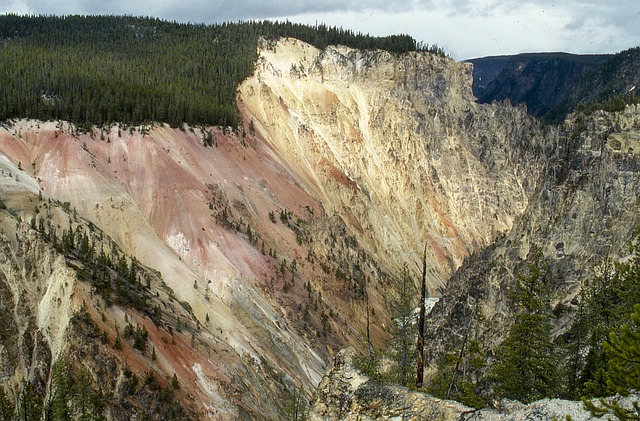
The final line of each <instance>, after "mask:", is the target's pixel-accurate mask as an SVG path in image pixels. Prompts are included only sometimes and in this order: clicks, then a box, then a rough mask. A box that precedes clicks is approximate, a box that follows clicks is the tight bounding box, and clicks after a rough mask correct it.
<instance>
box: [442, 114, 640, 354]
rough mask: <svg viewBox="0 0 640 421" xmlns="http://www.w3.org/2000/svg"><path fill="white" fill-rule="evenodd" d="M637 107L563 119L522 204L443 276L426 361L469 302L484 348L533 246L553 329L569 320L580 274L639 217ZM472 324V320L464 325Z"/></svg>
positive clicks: (452, 342) (616, 252)
mask: <svg viewBox="0 0 640 421" xmlns="http://www.w3.org/2000/svg"><path fill="white" fill-rule="evenodd" d="M639 140H640V108H639V107H638V106H628V107H627V108H626V110H625V111H624V112H621V113H605V112H597V113H594V114H592V115H590V116H587V117H585V116H577V117H574V118H572V119H569V120H567V121H566V122H565V123H564V124H563V125H562V126H560V131H559V132H558V134H557V136H555V146H554V148H553V150H552V153H551V155H550V158H549V163H548V165H547V168H546V169H545V174H544V177H543V178H542V179H541V181H540V183H539V185H538V187H537V189H536V192H535V194H534V195H533V196H532V197H531V201H530V205H529V207H528V209H527V210H526V211H525V212H524V213H523V215H522V217H521V218H520V219H519V220H518V221H517V222H516V223H515V225H514V228H513V229H512V230H511V231H510V232H509V233H508V234H507V235H506V236H505V237H504V238H501V239H499V240H498V241H496V243H495V244H493V245H492V246H491V247H488V248H487V249H485V250H484V251H483V252H482V253H477V254H476V255H474V256H472V257H471V258H469V259H468V260H467V261H466V262H465V264H464V265H463V266H462V267H461V268H460V270H458V272H456V274H455V275H454V276H453V277H452V278H451V279H450V280H449V283H448V285H447V290H446V292H445V293H444V294H443V296H442V297H441V299H440V301H439V302H438V304H436V306H435V308H434V311H433V312H432V313H431V315H432V319H431V331H430V336H429V337H430V338H432V339H433V342H432V345H433V348H432V357H433V359H434V361H435V359H437V356H438V355H441V354H442V353H443V352H450V351H445V349H448V350H450V349H452V348H455V347H456V346H457V345H458V344H459V343H460V339H461V338H462V335H463V334H464V333H463V330H462V329H460V331H458V332H455V333H452V330H451V329H450V328H449V326H451V325H452V324H453V325H457V326H470V325H469V322H470V320H472V319H473V316H472V314H473V313H474V312H475V311H476V310H478V311H481V312H482V313H483V314H484V316H485V317H486V318H487V323H485V324H483V326H482V327H480V326H479V327H478V329H479V331H480V332H483V333H482V334H483V335H485V336H483V337H482V338H481V339H480V340H481V342H482V343H484V344H486V345H487V351H489V352H491V351H492V350H493V349H494V348H495V347H496V346H498V344H499V343H500V342H501V338H502V336H503V335H504V333H505V331H506V330H507V329H508V326H509V324H510V322H511V319H512V318H511V309H510V308H509V305H508V303H507V299H506V296H507V291H509V290H510V289H511V288H512V286H513V284H514V280H515V273H516V271H518V270H522V269H523V268H524V265H525V264H526V261H527V257H528V255H529V253H530V251H531V250H532V249H533V248H539V249H540V250H541V251H542V253H543V255H544V257H545V261H546V262H547V263H548V265H549V270H550V272H551V278H552V279H553V285H554V288H555V290H554V291H553V292H552V297H553V301H552V306H553V307H554V315H555V316H556V321H555V324H556V328H555V333H556V334H560V333H562V332H563V331H564V329H566V328H567V327H568V325H569V323H570V321H571V315H572V314H573V312H574V311H575V308H576V303H577V301H576V300H574V298H576V296H577V294H578V293H579V291H580V287H581V283H582V282H583V281H584V280H585V279H586V278H587V277H589V276H592V274H593V268H594V266H596V265H597V264H598V263H599V262H601V261H602V259H603V258H604V257H605V256H611V257H612V258H614V259H616V258H623V257H625V256H627V255H628V250H627V241H629V240H630V239H631V238H632V237H633V236H634V233H635V230H636V229H637V227H638V224H639V223H640V218H639V216H638V213H637V209H638V206H639V205H640V203H639V197H640V154H639V153H638V152H639V151H640V143H639V142H638V141H639ZM471 328H472V329H475V328H476V327H475V324H474V325H473V326H471Z"/></svg>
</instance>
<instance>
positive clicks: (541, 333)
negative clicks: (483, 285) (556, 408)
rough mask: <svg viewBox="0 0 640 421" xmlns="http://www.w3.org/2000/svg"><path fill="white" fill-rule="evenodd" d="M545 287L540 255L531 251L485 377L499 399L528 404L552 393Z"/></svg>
mask: <svg viewBox="0 0 640 421" xmlns="http://www.w3.org/2000/svg"><path fill="white" fill-rule="evenodd" d="M549 284H550V280H549V275H548V273H547V270H546V269H545V268H544V262H543V259H542V254H541V252H540V251H534V252H533V258H532V259H531V262H530V264H529V267H528V273H527V274H524V275H522V274H518V276H517V280H516V286H515V289H514V291H513V294H512V295H513V299H514V301H515V304H516V306H517V308H518V310H517V313H516V314H515V320H514V323H513V325H512V326H511V328H510V329H509V332H508V334H507V337H506V339H505V340H504V342H503V343H502V347H501V348H500V350H499V351H498V354H497V359H498V361H497V362H496V364H495V365H494V366H493V367H492V369H491V371H490V375H489V377H490V380H491V381H492V382H493V383H494V384H495V387H494V391H495V393H496V394H497V395H498V396H499V397H503V398H509V399H516V400H519V401H522V402H532V401H534V400H537V399H541V398H544V397H548V396H551V395H552V394H553V392H554V385H555V365H554V361H553V344H552V341H551V311H550V304H549V302H550V297H549V293H548V291H549V288H550V285H549Z"/></svg>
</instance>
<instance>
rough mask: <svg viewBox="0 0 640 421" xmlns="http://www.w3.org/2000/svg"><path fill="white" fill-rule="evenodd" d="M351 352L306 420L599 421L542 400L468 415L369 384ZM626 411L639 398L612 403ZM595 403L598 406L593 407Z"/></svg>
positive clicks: (325, 382)
mask: <svg viewBox="0 0 640 421" xmlns="http://www.w3.org/2000/svg"><path fill="white" fill-rule="evenodd" d="M354 355H355V351H354V350H353V348H347V349H344V350H342V351H340V352H339V353H338V354H337V355H336V357H335V359H334V365H333V368H332V369H331V370H330V371H329V372H328V373H327V374H326V375H325V376H324V378H323V379H322V382H320V385H319V386H318V389H317V390H316V393H315V396H314V399H313V400H312V402H311V407H310V409H309V413H308V416H309V420H311V421H321V420H322V421H325V420H326V421H328V420H345V421H348V420H353V421H355V420H362V421H368V420H395V419H402V420H416V421H417V420H443V421H444V420H451V421H453V420H455V421H459V420H466V421H472V420H473V421H480V420H486V421H505V420H511V421H524V420H552V419H557V420H561V419H569V418H568V417H570V419H572V420H576V421H587V420H596V419H600V418H598V417H595V416H593V415H591V413H590V412H589V411H587V410H586V409H585V407H584V405H583V404H582V402H573V401H563V400H560V399H543V400H540V401H537V402H533V403H531V404H529V405H524V404H522V403H520V402H515V401H508V400H504V401H502V402H500V403H499V404H498V407H497V408H495V409H481V410H477V409H473V408H469V407H466V406H464V405H461V404H460V403H458V402H455V401H447V400H443V399H436V398H434V397H433V396H430V395H427V394H425V393H421V392H415V391H410V390H408V389H407V388H403V387H398V386H385V385H382V384H379V383H376V382H374V381H372V380H370V379H369V378H368V377H367V376H365V375H364V374H362V373H361V372H359V371H358V370H357V369H356V368H354V367H353V357H354ZM616 399H617V400H618V401H619V403H620V404H621V406H623V407H626V408H631V405H632V402H633V401H637V399H638V395H630V396H628V397H625V398H622V399H620V398H619V397H618V398H616ZM596 403H597V402H596Z"/></svg>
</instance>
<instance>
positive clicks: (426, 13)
mask: <svg viewBox="0 0 640 421" xmlns="http://www.w3.org/2000/svg"><path fill="white" fill-rule="evenodd" d="M8 2H9V3H8V4H7V5H0V13H6V12H15V13H28V14H57V15H60V14H129V15H135V16H154V17H159V18H161V19H166V20H170V21H173V20H176V21H179V22H193V23H215V22H229V21H232V22H234V21H238V20H261V19H276V18H277V19H280V20H283V19H289V20H292V21H296V22H304V23H309V24H314V23H315V22H316V21H317V22H323V23H327V24H329V25H338V26H342V27H344V28H349V29H352V30H356V31H359V32H365V33H371V34H373V35H389V34H397V33H406V34H409V35H412V36H413V37H414V38H416V39H417V40H418V41H423V42H426V43H429V44H435V43H437V44H438V45H440V46H441V47H444V48H445V50H446V51H447V52H449V53H450V54H452V55H453V56H454V57H456V58H468V57H474V56H482V55H489V54H511V53H518V52H526V51H559V50H561V51H568V52H579V53H598V52H616V51H620V50H622V49H626V48H629V47H633V46H636V45H638V43H640V1H638V0H612V1H608V2H603V1H602V0H597V1H596V0H570V1H564V2H560V1H555V0H524V1H523V0H409V1H398V0H388V1H385V0H369V1H365V0H314V1H310V2H301V1H298V0H262V1H260V2H257V1H255V0H217V1H214V2H212V1H208V0H180V1H178V0H153V1H152V0H139V1H137V2H132V1H130V0H113V1H104V0H67V1H60V0H57V1H56V0H8Z"/></svg>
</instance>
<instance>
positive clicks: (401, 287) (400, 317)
mask: <svg viewBox="0 0 640 421" xmlns="http://www.w3.org/2000/svg"><path fill="white" fill-rule="evenodd" d="M415 289H416V288H415V284H414V283H413V280H412V279H411V276H410V275H409V269H408V268H407V266H406V265H405V266H404V267H403V268H402V273H401V275H400V277H399V278H398V279H397V280H396V296H395V297H394V298H393V299H392V300H391V306H392V309H393V311H392V313H391V315H392V319H391V323H390V326H391V328H390V331H391V332H390V333H391V346H390V348H389V356H390V358H391V360H392V361H393V363H394V367H393V370H392V375H391V377H392V379H391V380H392V381H393V382H395V383H399V384H401V385H402V386H407V385H408V384H409V382H410V381H411V379H412V378H413V373H415V371H414V365H413V364H414V362H415V361H416V331H415V328H414V321H415V317H414V314H413V310H414V304H415V302H416V291H415Z"/></svg>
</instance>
